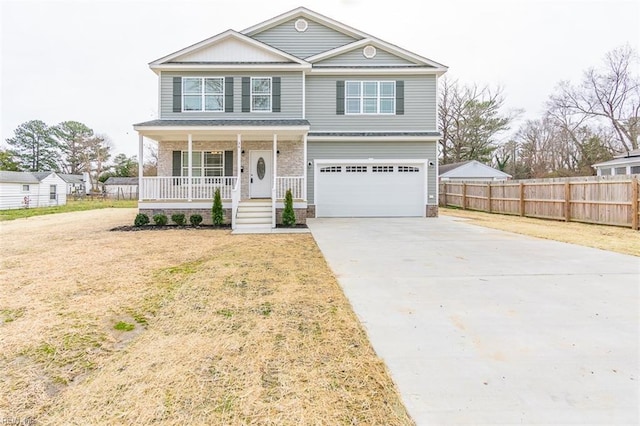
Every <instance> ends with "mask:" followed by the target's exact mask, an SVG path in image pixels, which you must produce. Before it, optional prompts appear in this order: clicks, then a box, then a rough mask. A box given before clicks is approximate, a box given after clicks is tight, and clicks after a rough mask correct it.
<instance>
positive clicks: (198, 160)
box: [191, 151, 202, 167]
mask: <svg viewBox="0 0 640 426" xmlns="http://www.w3.org/2000/svg"><path fill="white" fill-rule="evenodd" d="M191 156H192V157H193V160H192V161H193V163H192V164H193V167H196V166H197V167H200V166H202V153H201V152H200V151H193V152H192V153H191Z"/></svg>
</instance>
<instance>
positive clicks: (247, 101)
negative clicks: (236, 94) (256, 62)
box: [242, 77, 251, 112]
mask: <svg viewBox="0 0 640 426" xmlns="http://www.w3.org/2000/svg"><path fill="white" fill-rule="evenodd" d="M242 112H251V78H250V77H242Z"/></svg>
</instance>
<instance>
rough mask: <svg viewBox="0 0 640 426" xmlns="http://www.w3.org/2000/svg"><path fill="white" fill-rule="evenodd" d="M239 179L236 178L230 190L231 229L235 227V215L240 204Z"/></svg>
mask: <svg viewBox="0 0 640 426" xmlns="http://www.w3.org/2000/svg"><path fill="white" fill-rule="evenodd" d="M239 184H240V180H236V182H235V185H234V186H233V189H232V190H231V229H236V215H237V214H238V205H239V204H240V185H239Z"/></svg>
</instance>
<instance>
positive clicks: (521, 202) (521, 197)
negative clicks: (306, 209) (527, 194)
mask: <svg viewBox="0 0 640 426" xmlns="http://www.w3.org/2000/svg"><path fill="white" fill-rule="evenodd" d="M520 216H524V183H522V182H520Z"/></svg>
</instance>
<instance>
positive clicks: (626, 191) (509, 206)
mask: <svg viewBox="0 0 640 426" xmlns="http://www.w3.org/2000/svg"><path fill="white" fill-rule="evenodd" d="M638 186H639V182H638V175H631V176H607V177H597V176H594V177H581V178H553V179H534V180H523V181H504V182H461V181H446V182H440V199H439V204H440V205H441V206H445V207H446V206H450V207H460V208H462V209H469V210H479V211H484V212H489V213H501V214H511V215H520V216H526V217H535V218H542V219H557V220H564V221H567V222H568V221H575V222H586V223H596V224H603V225H614V226H626V227H630V228H631V229H634V230H637V229H638V222H639V221H640V218H639V217H638V216H639V214H640V206H639V205H638V202H639V200H638V192H639V187H638Z"/></svg>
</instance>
